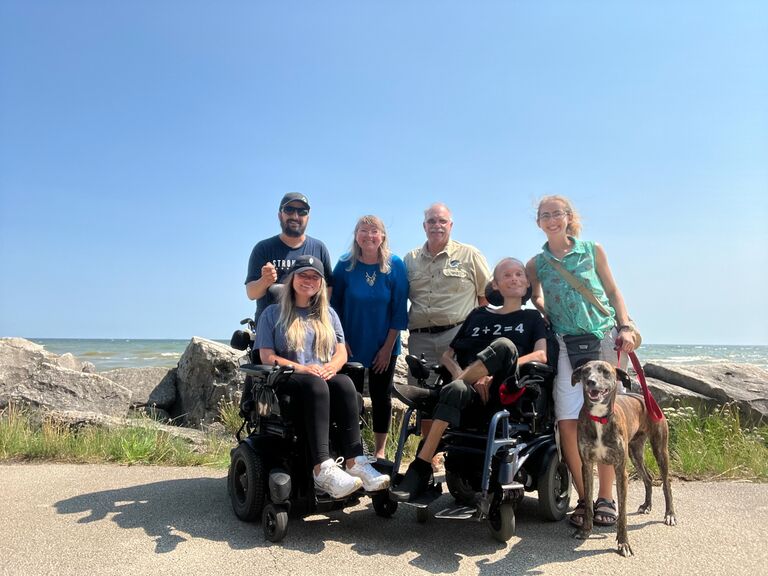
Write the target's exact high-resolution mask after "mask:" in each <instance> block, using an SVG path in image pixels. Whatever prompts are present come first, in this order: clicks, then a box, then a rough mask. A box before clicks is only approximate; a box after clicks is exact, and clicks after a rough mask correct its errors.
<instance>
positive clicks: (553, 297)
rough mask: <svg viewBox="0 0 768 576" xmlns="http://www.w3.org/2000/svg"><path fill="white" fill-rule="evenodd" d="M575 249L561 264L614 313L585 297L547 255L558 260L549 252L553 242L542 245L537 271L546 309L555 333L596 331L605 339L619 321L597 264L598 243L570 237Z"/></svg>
mask: <svg viewBox="0 0 768 576" xmlns="http://www.w3.org/2000/svg"><path fill="white" fill-rule="evenodd" d="M569 238H570V239H571V241H573V242H574V246H573V249H572V250H571V251H570V252H568V254H566V255H565V257H564V258H563V259H562V260H558V261H559V262H560V264H561V265H562V266H563V268H565V269H566V270H568V272H570V273H571V274H573V275H574V276H575V277H576V279H577V280H579V281H581V282H582V284H584V285H586V286H587V287H589V289H590V290H591V291H592V293H593V294H594V295H595V296H596V297H597V299H598V300H599V301H600V303H601V304H602V305H603V306H605V308H606V309H607V310H608V311H609V312H610V313H611V315H610V316H608V317H606V316H604V315H603V314H602V312H600V310H598V309H597V308H596V307H595V305H594V304H592V303H591V302H589V301H587V300H584V297H583V296H582V295H581V294H579V292H578V291H577V290H576V289H575V288H573V287H572V286H571V285H570V284H569V283H568V281H567V280H566V279H565V278H563V277H562V275H561V274H560V272H558V271H557V270H556V269H555V268H554V266H552V264H550V263H549V262H548V261H547V259H546V258H545V257H544V254H546V255H547V256H549V257H550V258H552V259H554V260H557V258H555V257H554V256H553V255H552V253H551V252H550V251H549V243H545V244H544V246H542V253H541V254H537V255H536V274H537V275H538V277H539V282H541V288H542V291H543V293H544V309H545V311H546V314H547V316H548V317H549V321H550V322H551V323H552V327H553V328H554V330H555V332H556V333H558V334H561V335H576V334H594V335H595V336H597V337H598V338H600V339H601V340H602V339H603V338H604V337H605V335H606V334H607V333H608V332H610V330H611V328H613V326H614V325H615V324H616V322H615V320H614V318H615V317H616V312H615V311H614V309H613V307H612V306H611V304H610V302H609V301H608V296H607V295H606V294H605V289H604V288H603V285H602V284H601V283H600V278H599V276H598V275H597V266H596V264H595V243H594V242H591V241H586V240H579V239H578V238H574V237H569Z"/></svg>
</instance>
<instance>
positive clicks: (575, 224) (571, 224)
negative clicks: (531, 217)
mask: <svg viewBox="0 0 768 576" xmlns="http://www.w3.org/2000/svg"><path fill="white" fill-rule="evenodd" d="M545 202H560V203H561V204H562V205H563V211H564V212H565V213H567V214H568V215H569V216H570V219H569V221H568V226H567V227H566V229H565V232H566V234H568V235H569V236H573V237H574V238H578V236H579V234H581V216H579V213H578V212H576V210H575V209H574V208H573V205H572V204H571V201H570V200H568V198H566V197H565V196H560V195H558V194H554V195H552V196H544V197H543V198H542V199H541V200H539V206H538V207H537V208H536V222H538V221H539V210H541V205H542V204H544V203H545Z"/></svg>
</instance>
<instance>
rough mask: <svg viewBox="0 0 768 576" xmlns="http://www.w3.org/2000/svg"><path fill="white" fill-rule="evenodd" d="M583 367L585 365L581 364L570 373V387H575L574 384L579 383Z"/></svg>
mask: <svg viewBox="0 0 768 576" xmlns="http://www.w3.org/2000/svg"><path fill="white" fill-rule="evenodd" d="M584 366H586V364H582V365H581V366H579V367H578V368H576V370H574V371H573V372H572V373H571V386H576V384H578V383H579V382H581V373H582V372H583V371H584Z"/></svg>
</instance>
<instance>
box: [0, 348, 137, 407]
mask: <svg viewBox="0 0 768 576" xmlns="http://www.w3.org/2000/svg"><path fill="white" fill-rule="evenodd" d="M84 368H85V369H86V370H89V369H90V367H89V366H88V363H86V364H82V363H80V362H78V361H77V360H76V359H75V358H74V356H72V355H71V354H65V355H63V356H57V355H56V354H52V353H51V352H47V351H46V350H45V349H44V348H43V347H42V346H40V345H39V344H35V343H34V342H30V341H29V340H25V339H23V338H0V407H5V406H7V405H8V403H9V402H10V401H16V402H22V403H25V404H29V405H31V406H36V407H47V408H52V409H58V410H78V411H86V412H98V413H101V414H105V415H110V416H124V415H125V414H126V413H127V412H128V407H129V405H130V403H131V391H130V390H128V389H127V388H124V387H123V386H120V385H119V384H115V383H114V382H112V381H111V380H109V379H108V378H105V377H104V376H101V375H99V374H92V373H90V372H87V371H86V372H84V371H83V369H84Z"/></svg>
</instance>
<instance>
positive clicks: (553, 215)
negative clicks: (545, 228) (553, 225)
mask: <svg viewBox="0 0 768 576" xmlns="http://www.w3.org/2000/svg"><path fill="white" fill-rule="evenodd" d="M568 214H569V212H561V211H560V210H557V211H555V212H552V213H549V212H542V213H541V214H539V220H544V221H547V220H549V219H550V218H551V219H552V220H560V219H562V218H564V217H565V216H567V215H568Z"/></svg>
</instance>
